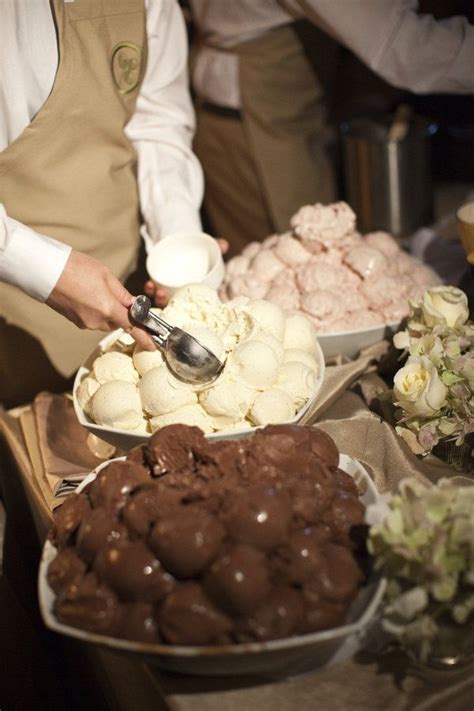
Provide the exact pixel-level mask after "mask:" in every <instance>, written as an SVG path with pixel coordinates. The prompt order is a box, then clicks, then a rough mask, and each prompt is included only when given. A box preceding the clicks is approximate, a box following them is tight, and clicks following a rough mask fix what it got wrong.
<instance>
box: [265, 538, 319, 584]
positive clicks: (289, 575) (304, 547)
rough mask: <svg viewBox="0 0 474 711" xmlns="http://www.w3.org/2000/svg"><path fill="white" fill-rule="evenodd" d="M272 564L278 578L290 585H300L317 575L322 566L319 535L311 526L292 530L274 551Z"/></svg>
mask: <svg viewBox="0 0 474 711" xmlns="http://www.w3.org/2000/svg"><path fill="white" fill-rule="evenodd" d="M273 564H274V567H275V570H276V571H277V572H278V576H279V579H281V580H282V581H285V582H288V583H290V584H292V585H302V584H303V583H305V582H307V581H308V580H311V579H312V578H315V577H317V576H318V575H319V574H320V572H321V570H322V568H323V566H324V559H323V554H322V548H321V541H320V539H319V536H318V535H317V534H315V532H314V530H313V529H312V528H304V529H301V530H299V531H293V533H292V534H291V535H290V537H289V538H288V541H287V542H286V543H284V544H283V545H281V546H280V547H279V548H278V549H277V550H276V551H275V556H274V559H273Z"/></svg>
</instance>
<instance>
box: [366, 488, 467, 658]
mask: <svg viewBox="0 0 474 711" xmlns="http://www.w3.org/2000/svg"><path fill="white" fill-rule="evenodd" d="M373 508H375V506H374V507H373ZM383 508H384V510H381V509H380V505H379V508H378V509H377V512H375V511H373V512H372V514H371V515H372V520H373V521H376V518H378V520H379V522H378V523H376V522H374V524H373V525H372V527H371V529H370V534H369V539H368V546H369V550H370V552H371V553H372V554H373V555H374V556H375V567H376V569H378V570H379V571H381V572H382V573H383V575H384V576H385V577H386V578H387V589H386V601H387V604H386V607H385V610H384V616H383V620H382V624H383V628H384V629H385V630H386V631H387V632H389V633H390V634H392V635H395V636H396V637H397V638H398V639H399V641H400V642H401V643H402V644H403V645H405V647H407V648H408V649H411V650H412V651H413V652H414V653H415V654H416V656H417V658H419V659H420V660H421V661H426V660H427V659H428V658H429V657H434V656H436V655H437V653H438V654H439V653H440V652H441V649H442V647H443V644H440V642H441V643H443V642H444V649H443V652H444V653H445V654H451V653H452V654H453V656H458V657H459V656H462V655H464V656H467V655H468V654H471V653H473V652H474V625H473V624H472V622H471V621H470V618H471V617H472V616H473V615H474V536H473V512H474V486H464V487H463V486H459V485H456V484H454V483H453V482H452V481H450V480H448V479H441V480H440V482H439V483H438V485H437V486H433V487H427V486H425V485H423V484H421V483H420V482H419V481H417V480H414V479H404V480H403V481H401V482H400V485H399V494H398V495H396V496H394V497H393V498H392V499H391V500H390V501H389V503H388V507H387V504H385V505H384V507H383ZM377 514H378V516H377ZM446 630H449V632H450V636H448V637H446V635H445V636H444V637H443V634H442V633H443V631H446ZM447 640H449V644H450V650H453V649H454V651H452V652H451V651H447V647H446V641H447ZM437 647H438V648H437Z"/></svg>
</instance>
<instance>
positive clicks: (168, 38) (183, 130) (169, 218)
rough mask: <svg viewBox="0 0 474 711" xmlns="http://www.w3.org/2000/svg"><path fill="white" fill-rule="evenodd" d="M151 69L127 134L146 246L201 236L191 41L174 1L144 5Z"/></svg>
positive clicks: (148, 63)
mask: <svg viewBox="0 0 474 711" xmlns="http://www.w3.org/2000/svg"><path fill="white" fill-rule="evenodd" d="M146 10H147V25H146V27H147V39H148V48H147V50H148V51H147V54H148V57H147V68H146V72H145V76H144V79H143V83H142V86H141V88H140V92H139V95H138V98H137V104H136V107H135V111H134V114H133V117H132V119H131V120H130V122H129V123H128V125H127V127H126V129H125V132H126V134H127V136H128V138H129V139H130V140H131V141H132V143H133V145H134V147H135V150H136V152H137V157H138V190H139V196H140V207H141V211H142V215H143V217H144V220H145V227H146V229H145V230H144V231H143V236H144V239H145V245H146V247H147V248H149V247H150V246H151V245H152V244H154V243H155V242H156V241H158V240H159V239H161V238H162V237H164V236H166V235H168V234H172V233H173V232H180V231H197V232H200V231H201V221H200V217H199V208H200V205H201V200H202V195H203V177H202V171H201V166H200V164H199V161H198V160H197V158H196V156H195V155H194V153H193V152H192V139H193V134H194V127H195V122H194V111H193V107H192V103H191V98H190V95H189V89H188V76H187V37H186V31H185V25H184V20H183V17H182V14H181V10H180V9H179V6H178V4H177V3H176V2H175V1H174V0H162V1H160V2H156V0H154V1H153V2H151V0H147V1H146Z"/></svg>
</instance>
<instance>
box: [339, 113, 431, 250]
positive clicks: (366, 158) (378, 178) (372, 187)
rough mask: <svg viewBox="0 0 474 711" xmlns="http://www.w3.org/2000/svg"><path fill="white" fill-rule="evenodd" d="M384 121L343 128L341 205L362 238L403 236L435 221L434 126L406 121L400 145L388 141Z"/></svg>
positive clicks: (354, 122)
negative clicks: (375, 234) (353, 215)
mask: <svg viewBox="0 0 474 711" xmlns="http://www.w3.org/2000/svg"><path fill="white" fill-rule="evenodd" d="M391 124H392V121H391V118H390V117H389V116H388V117H387V118H386V119H385V120H381V121H376V120H373V119H368V118H360V119H354V120H352V121H350V122H348V123H345V124H343V125H342V146H343V159H344V183H345V199H346V200H347V202H348V203H349V204H350V206H351V207H352V209H353V210H354V212H355V213H356V215H357V225H358V228H359V230H360V231H361V232H371V231H373V230H386V231H387V232H390V233H392V234H394V235H397V236H400V237H402V236H405V235H408V234H410V233H411V232H413V231H414V230H416V229H417V228H418V227H420V226H421V225H426V224H427V223H429V222H430V221H431V219H432V216H433V191H432V183H431V137H432V136H433V135H434V133H436V130H437V127H436V125H435V124H432V123H428V122H427V121H424V120H423V119H419V118H414V119H412V120H411V121H410V124H409V126H408V130H407V132H406V135H405V136H404V137H403V138H402V139H401V140H390V139H389V130H390V126H391Z"/></svg>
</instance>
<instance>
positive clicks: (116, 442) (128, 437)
mask: <svg viewBox="0 0 474 711" xmlns="http://www.w3.org/2000/svg"><path fill="white" fill-rule="evenodd" d="M123 333H124V331H123V330H122V329H118V330H117V331H114V332H113V333H110V334H108V335H107V336H106V337H105V338H103V339H102V340H101V341H100V343H99V344H98V346H97V348H95V349H94V350H93V351H92V353H91V354H90V356H89V357H88V358H87V360H86V361H85V363H84V364H83V365H82V366H81V367H80V368H79V370H78V371H77V373H76V377H75V379H74V385H73V389H72V393H73V401H74V410H75V413H76V416H77V419H78V420H79V422H80V423H81V425H83V427H86V428H87V429H88V430H89V432H92V433H93V434H95V435H97V437H100V438H101V439H103V440H105V441H106V442H109V444H112V445H113V446H114V447H118V448H119V449H122V450H124V451H128V450H129V449H131V448H132V447H135V446H137V445H139V444H144V443H145V442H147V441H148V439H149V438H150V437H151V434H147V433H146V432H139V433H136V432H129V431H127V430H120V429H117V428H114V427H104V426H103V425H98V424H96V423H95V422H93V421H92V420H91V419H90V417H88V416H87V415H86V414H85V412H84V411H83V409H82V407H81V406H80V405H79V402H78V400H77V396H76V393H77V389H78V387H79V385H80V384H81V382H82V380H83V379H84V378H85V377H86V376H87V375H88V374H89V373H90V371H91V369H92V364H93V362H94V360H95V359H96V358H97V357H98V356H100V355H102V354H103V353H104V352H105V351H106V350H107V349H108V348H110V346H111V345H112V344H113V343H115V341H116V340H117V338H119V336H120V335H122V334H123ZM315 358H316V361H317V363H318V366H319V373H318V378H317V382H316V388H315V391H314V393H313V396H312V397H311V398H310V399H309V400H308V401H307V402H306V403H305V405H303V407H302V408H301V409H300V410H299V411H298V412H297V414H296V415H295V416H294V417H293V418H292V419H291V420H287V421H286V422H284V423H281V424H297V423H298V422H300V420H301V418H302V417H303V416H304V415H305V414H306V412H307V411H308V410H309V409H310V407H312V406H313V405H314V403H315V402H316V400H317V398H318V395H319V392H320V390H321V386H322V384H323V380H324V373H325V360H324V354H323V351H322V348H321V346H320V344H319V342H318V341H316V353H315ZM257 429H259V427H246V428H242V429H229V430H223V431H221V432H214V433H212V434H208V435H206V437H207V438H208V439H210V440H222V439H238V438H241V437H248V436H249V435H251V434H253V433H254V432H255V431H256V430H257Z"/></svg>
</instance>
